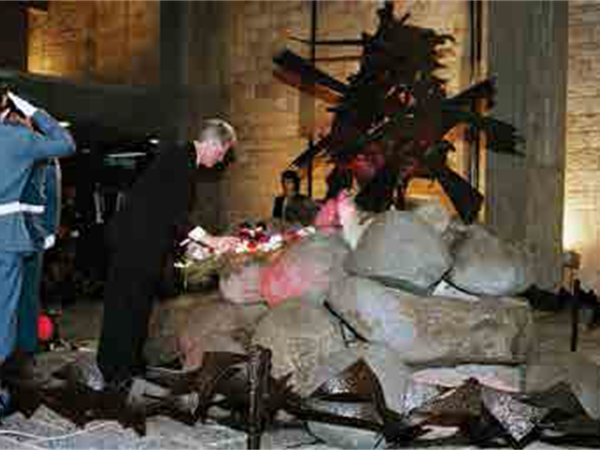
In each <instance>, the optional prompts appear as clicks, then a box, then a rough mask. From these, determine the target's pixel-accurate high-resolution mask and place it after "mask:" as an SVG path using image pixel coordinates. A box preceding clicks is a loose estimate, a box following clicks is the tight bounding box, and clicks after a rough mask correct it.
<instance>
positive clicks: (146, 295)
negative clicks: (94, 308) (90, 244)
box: [97, 251, 160, 382]
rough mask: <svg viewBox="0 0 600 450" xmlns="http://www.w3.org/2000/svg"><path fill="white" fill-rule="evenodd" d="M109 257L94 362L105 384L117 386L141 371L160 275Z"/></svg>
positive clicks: (115, 257)
mask: <svg viewBox="0 0 600 450" xmlns="http://www.w3.org/2000/svg"><path fill="white" fill-rule="evenodd" d="M119 253H120V252H118V251H117V252H116V253H115V254H114V255H113V257H112V264H111V267H110V269H109V273H108V279H107V283H106V286H105V293H104V315H103V318H102V320H103V324H102V332H101V335H100V343H99V347H98V355H97V361H98V366H99V368H100V370H101V371H102V374H103V376H104V379H105V380H106V381H107V382H119V381H121V380H124V379H127V378H130V377H132V376H135V375H137V374H139V373H141V372H142V371H143V369H144V357H143V351H144V344H145V342H146V339H147V337H148V326H149V322H150V314H151V313H152V307H153V302H154V299H155V296H156V289H157V286H158V282H159V278H160V275H159V273H160V272H157V271H156V270H147V269H145V268H142V267H138V268H133V267H131V265H129V264H122V263H120V261H123V259H125V260H126V259H127V258H123V259H121V255H120V254H119Z"/></svg>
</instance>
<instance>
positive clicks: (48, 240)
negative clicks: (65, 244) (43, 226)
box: [44, 234, 56, 250]
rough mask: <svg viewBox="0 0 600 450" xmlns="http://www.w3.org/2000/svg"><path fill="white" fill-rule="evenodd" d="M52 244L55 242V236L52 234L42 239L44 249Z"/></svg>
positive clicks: (52, 245)
mask: <svg viewBox="0 0 600 450" xmlns="http://www.w3.org/2000/svg"><path fill="white" fill-rule="evenodd" d="M54 244H56V236H55V235H53V234H50V235H48V236H46V239H44V250H48V249H50V248H52V247H54Z"/></svg>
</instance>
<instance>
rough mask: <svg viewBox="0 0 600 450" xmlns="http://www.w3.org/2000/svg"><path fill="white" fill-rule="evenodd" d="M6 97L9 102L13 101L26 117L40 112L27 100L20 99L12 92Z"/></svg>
mask: <svg viewBox="0 0 600 450" xmlns="http://www.w3.org/2000/svg"><path fill="white" fill-rule="evenodd" d="M6 95H7V96H8V98H9V100H11V101H12V102H13V103H14V105H15V107H16V108H17V109H18V110H19V111H21V112H22V113H23V114H25V116H26V117H31V116H33V115H34V114H35V113H36V111H37V110H38V109H37V108H36V107H35V106H33V105H32V104H31V103H29V102H28V101H27V100H23V99H22V98H21V97H19V96H18V95H16V94H13V93H12V92H10V91H8V92H7V94H6Z"/></svg>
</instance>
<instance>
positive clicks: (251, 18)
mask: <svg viewBox="0 0 600 450" xmlns="http://www.w3.org/2000/svg"><path fill="white" fill-rule="evenodd" d="M198 3H204V2H198ZM379 6H380V3H379V2H365V1H320V2H318V6H317V8H318V29H319V32H318V39H326V38H357V37H359V36H360V33H361V32H362V31H373V30H374V29H375V27H376V25H377V21H376V14H375V11H376V9H377V8H378V7H379ZM219 8H220V11H219V13H218V14H216V15H214V16H213V17H214V20H220V21H221V22H222V23H223V26H222V27H221V28H220V29H219V31H218V33H219V35H218V36H211V37H210V39H211V40H212V42H213V45H214V46H215V48H213V52H212V53H213V54H218V55H219V56H218V59H217V61H218V63H219V64H220V67H219V68H218V72H217V73H218V74H219V75H218V79H217V80H215V81H216V82H217V83H220V85H221V87H222V89H223V91H224V96H225V98H226V99H227V103H226V105H225V106H226V107H225V110H224V111H223V112H224V113H225V114H226V115H227V116H228V117H229V118H230V119H231V121H232V122H233V123H234V124H235V126H236V127H237V129H238V130H239V135H240V138H241V141H240V146H239V152H238V162H237V164H235V165H234V166H233V167H231V168H230V169H229V173H228V175H227V177H226V179H225V180H224V181H223V183H222V189H221V198H222V205H223V211H224V214H223V215H222V216H221V223H222V224H230V223H234V222H237V221H239V220H242V219H249V218H260V217H268V216H269V215H270V209H271V203H272V198H273V196H274V195H275V194H276V193H277V192H278V191H279V173H280V172H281V171H282V170H284V169H286V167H287V165H288V164H289V163H290V162H291V161H292V160H293V158H294V157H295V156H296V155H298V154H299V153H300V152H301V151H302V150H303V149H304V148H305V146H306V144H307V137H306V133H305V132H304V131H305V130H306V129H307V127H306V126H305V125H306V124H307V123H310V122H311V118H312V117H313V114H314V115H315V117H316V120H315V122H316V128H317V129H321V130H326V129H327V119H328V115H327V114H326V113H325V112H324V107H325V105H323V104H319V103H317V104H315V103H314V102H313V101H312V100H311V99H310V98H305V97H304V96H301V95H300V94H299V93H298V92H297V91H296V90H295V89H294V88H291V87H288V86H286V85H284V84H282V83H281V82H280V81H278V80H277V79H275V78H274V76H273V73H272V71H273V68H274V65H273V63H272V61H271V58H272V56H273V55H274V54H275V53H276V52H278V51H279V50H281V49H283V48H284V47H285V46H287V47H289V48H290V49H292V50H294V51H296V52H298V53H299V54H301V55H303V56H307V57H308V48H307V47H306V46H304V45H302V44H299V43H297V42H293V41H290V40H289V38H290V37H301V38H308V37H309V30H310V20H311V18H310V17H311V16H310V10H311V2H306V1H282V2H264V1H246V2H222V4H221V6H220V7H219ZM396 11H397V14H398V15H402V14H404V13H405V12H410V13H411V14H412V16H411V17H412V20H411V23H412V24H415V25H420V26H427V27H431V28H435V29H436V30H438V31H441V32H448V33H451V34H453V35H454V36H455V37H456V38H457V41H458V42H457V45H456V46H455V47H454V50H453V51H454V52H453V54H452V55H450V56H449V57H448V58H447V60H446V61H445V62H446V63H447V65H448V69H447V70H446V71H445V74H444V75H446V76H447V78H448V79H449V80H451V82H450V84H449V88H450V92H456V90H457V89H458V88H459V86H464V85H465V82H466V80H467V72H466V71H467V67H468V61H467V60H466V58H467V56H466V55H467V53H466V52H465V51H464V50H465V48H466V44H468V42H466V41H467V40H468V33H467V26H468V18H467V2H466V1H456V2H432V1H410V2H403V1H400V2H397V4H396ZM217 16H218V17H219V19H217V18H216V17H217ZM216 49H218V50H219V51H217V50H216ZM356 54H357V52H356V51H353V50H352V49H347V48H345V49H323V48H319V50H318V53H317V58H318V59H322V58H328V59H329V60H328V61H321V62H319V64H318V65H319V67H320V68H322V69H324V70H326V71H328V72H330V73H331V74H333V75H335V76H336V77H339V78H340V79H344V78H345V77H346V76H348V75H349V74H350V73H352V72H353V71H355V70H356V67H357V63H356V61H342V62H340V61H339V60H338V61H335V62H333V59H335V58H336V57H340V56H347V55H356ZM338 59H339V58H338ZM315 109H316V113H315V112H314V111H315ZM456 162H457V164H458V165H459V166H460V158H458V157H457V158H456ZM324 173H325V167H323V166H319V167H317V168H316V169H315V184H314V191H313V194H314V196H315V197H317V198H318V197H321V196H322V195H323V194H324V183H323V179H324ZM420 186H421V190H423V189H425V190H428V189H430V186H429V185H428V184H423V183H421V185H420ZM303 189H306V183H304V186H303Z"/></svg>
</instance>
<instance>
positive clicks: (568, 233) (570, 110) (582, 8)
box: [564, 0, 600, 290]
mask: <svg viewBox="0 0 600 450" xmlns="http://www.w3.org/2000/svg"><path fill="white" fill-rule="evenodd" d="M599 37H600V2H598V1H587V0H585V1H570V2H569V70H568V97H567V161H566V174H565V178H566V180H565V221H564V228H565V232H564V245H565V248H566V249H568V250H576V251H578V252H580V253H581V254H582V268H581V273H580V275H581V277H582V280H583V281H584V284H586V285H588V286H589V287H593V288H595V289H596V290H598V289H600V251H599V250H600V101H599V97H600V40H599Z"/></svg>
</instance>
